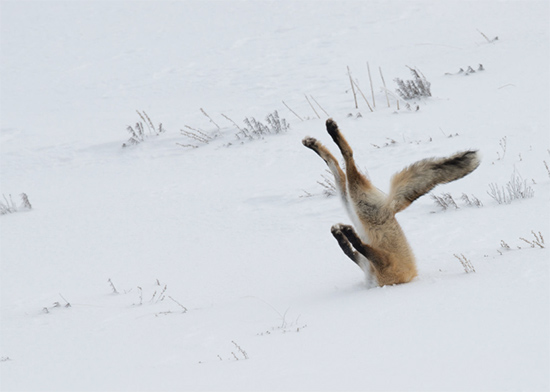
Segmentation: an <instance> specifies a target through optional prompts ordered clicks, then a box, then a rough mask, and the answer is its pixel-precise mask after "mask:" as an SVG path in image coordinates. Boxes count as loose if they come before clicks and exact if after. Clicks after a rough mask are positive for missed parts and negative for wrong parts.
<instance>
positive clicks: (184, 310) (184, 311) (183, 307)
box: [168, 296, 187, 313]
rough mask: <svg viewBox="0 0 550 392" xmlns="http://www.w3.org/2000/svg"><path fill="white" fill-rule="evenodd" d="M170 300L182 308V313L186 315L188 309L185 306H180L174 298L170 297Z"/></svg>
mask: <svg viewBox="0 0 550 392" xmlns="http://www.w3.org/2000/svg"><path fill="white" fill-rule="evenodd" d="M168 298H170V299H171V300H172V301H174V302H175V303H176V304H177V305H178V306H179V307H180V308H182V309H183V312H182V313H186V312H187V308H186V307H185V306H183V305H182V304H180V303H179V302H178V301H176V300H175V299H174V298H172V297H171V296H168Z"/></svg>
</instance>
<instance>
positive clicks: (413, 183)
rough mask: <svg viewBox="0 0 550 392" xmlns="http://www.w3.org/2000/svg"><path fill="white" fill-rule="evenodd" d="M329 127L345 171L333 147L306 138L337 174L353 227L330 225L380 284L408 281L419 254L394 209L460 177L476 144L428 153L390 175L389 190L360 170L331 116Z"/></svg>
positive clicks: (470, 166)
mask: <svg viewBox="0 0 550 392" xmlns="http://www.w3.org/2000/svg"><path fill="white" fill-rule="evenodd" d="M326 127H327V131H328V133H329V135H330V136H331V137H332V139H333V140H334V142H335V143H336V145H337V146H338V148H339V149H340V152H341V153H342V155H343V157H344V163H345V172H344V171H343V170H342V169H341V168H340V165H339V164H338V161H337V160H336V158H334V156H333V155H332V154H331V153H330V151H329V150H328V149H327V148H326V147H325V146H324V145H322V144H321V143H320V142H319V141H318V140H316V139H314V138H311V137H306V138H305V139H304V140H302V143H303V144H304V146H306V147H307V148H310V149H311V150H313V151H315V152H316V153H317V154H318V155H319V156H320V157H321V158H322V159H323V160H324V161H325V162H326V164H327V165H328V167H329V169H330V171H331V172H332V174H333V175H334V179H335V185H336V188H337V189H338V193H339V194H340V196H341V198H342V201H343V202H344V206H345V207H346V210H347V212H348V214H349V215H350V218H351V219H352V221H353V222H354V225H355V228H356V229H357V232H356V231H355V230H354V228H353V227H352V226H350V225H344V224H336V225H334V226H332V229H331V232H332V235H333V236H334V237H335V238H336V240H337V241H338V244H339V245H340V248H342V250H343V251H344V253H345V254H346V255H347V256H348V257H349V258H350V259H351V260H353V262H355V263H356V264H357V265H358V266H359V267H360V268H361V269H362V270H363V271H364V272H365V274H366V275H367V277H368V276H371V277H374V278H375V279H376V283H377V284H378V285H379V286H385V285H393V284H399V283H407V282H410V281H411V280H412V279H413V278H414V277H415V276H416V275H417V271H416V264H415V258H414V255H413V252H412V249H411V247H410V246H409V243H408V242H407V239H406V238H405V234H404V233H403V230H402V229H401V226H399V223H398V222H397V220H396V219H395V214H396V213H398V212H399V211H402V210H404V209H405V208H407V207H408V206H409V205H410V204H411V203H412V202H413V201H415V200H416V199H418V198H419V197H420V196H422V195H424V194H426V193H427V192H429V191H430V190H432V189H433V188H434V187H435V186H436V185H438V184H445V183H447V182H451V181H455V180H458V179H459V178H462V177H464V176H466V175H468V174H470V173H471V172H472V171H474V170H475V169H476V168H477V167H478V166H479V164H480V159H479V156H478V152H477V151H474V150H469V151H463V152H459V153H456V154H454V155H452V156H450V157H448V158H428V159H423V160H421V161H418V162H416V163H413V164H412V165H410V166H409V167H407V168H405V169H403V170H402V171H401V172H399V173H397V174H395V175H394V176H393V177H392V179H391V187H390V193H389V195H386V194H384V193H383V192H382V191H380V190H379V189H377V188H376V187H374V186H373V185H372V183H371V182H370V181H369V180H368V179H367V178H366V177H365V176H364V175H363V174H361V173H360V172H359V170H358V169H357V167H356V166H355V161H354V159H353V151H352V149H351V147H350V145H349V144H348V142H347V141H346V139H345V138H344V136H343V135H342V133H341V132H340V130H339V129H338V125H337V124H336V122H335V121H333V120H332V119H330V118H329V119H328V120H327V122H326Z"/></svg>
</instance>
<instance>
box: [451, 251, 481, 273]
mask: <svg viewBox="0 0 550 392" xmlns="http://www.w3.org/2000/svg"><path fill="white" fill-rule="evenodd" d="M454 256H455V257H456V258H457V259H458V261H460V264H462V267H464V271H465V272H466V273H467V274H469V273H470V272H476V269H475V268H474V265H473V264H472V262H471V261H470V260H468V259H467V258H466V256H464V255H463V254H462V253H461V254H460V255H456V254H455V255H454Z"/></svg>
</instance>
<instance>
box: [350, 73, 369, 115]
mask: <svg viewBox="0 0 550 392" xmlns="http://www.w3.org/2000/svg"><path fill="white" fill-rule="evenodd" d="M348 76H349V82H350V84H351V91H353V99H354V100H355V109H359V106H358V105H357V95H356V94H355V87H353V79H352V78H351V71H350V70H349V66H348ZM371 111H372V109H371Z"/></svg>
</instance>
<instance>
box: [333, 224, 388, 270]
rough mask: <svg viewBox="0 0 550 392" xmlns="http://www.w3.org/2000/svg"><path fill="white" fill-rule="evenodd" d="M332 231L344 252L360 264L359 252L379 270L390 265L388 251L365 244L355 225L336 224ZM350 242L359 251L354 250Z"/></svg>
mask: <svg viewBox="0 0 550 392" xmlns="http://www.w3.org/2000/svg"><path fill="white" fill-rule="evenodd" d="M331 232H332V235H334V238H336V240H337V241H338V244H340V247H341V248H342V250H343V251H344V253H345V254H346V255H347V256H348V257H349V258H350V259H352V260H353V261H354V262H355V263H357V264H358V265H359V266H360V264H359V259H360V256H359V255H358V254H357V253H359V254H361V255H363V256H365V257H366V258H367V259H368V260H369V261H370V262H371V263H372V265H373V267H374V268H376V269H378V270H382V269H384V268H385V267H387V266H388V264H389V259H388V256H389V255H388V253H387V252H386V251H383V250H381V249H377V248H374V247H372V246H370V245H368V244H365V243H364V242H363V241H362V240H361V238H359V236H358V235H357V233H356V232H355V230H354V229H353V227H351V226H349V225H343V224H336V225H334V226H332V229H331ZM350 244H351V245H352V246H353V247H354V248H355V249H356V250H357V251H353V249H351V246H350Z"/></svg>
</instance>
